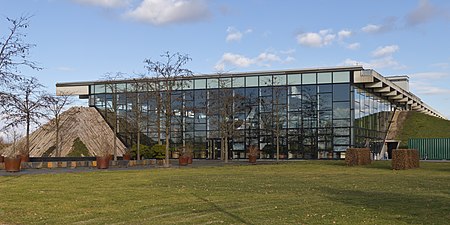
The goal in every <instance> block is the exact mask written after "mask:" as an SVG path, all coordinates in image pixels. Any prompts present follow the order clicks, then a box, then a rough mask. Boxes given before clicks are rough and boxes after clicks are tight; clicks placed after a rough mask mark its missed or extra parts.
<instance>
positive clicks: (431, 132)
mask: <svg viewBox="0 0 450 225" xmlns="http://www.w3.org/2000/svg"><path fill="white" fill-rule="evenodd" d="M410 138H450V120H444V119H440V118H437V117H434V116H429V115H426V114H423V113H419V112H414V111H409V112H408V113H407V115H406V119H405V121H404V122H403V125H402V128H401V129H400V132H399V133H398V135H397V137H396V139H397V140H401V141H402V142H401V143H402V144H401V145H403V147H406V146H407V145H408V144H407V143H408V140H409V139H410Z"/></svg>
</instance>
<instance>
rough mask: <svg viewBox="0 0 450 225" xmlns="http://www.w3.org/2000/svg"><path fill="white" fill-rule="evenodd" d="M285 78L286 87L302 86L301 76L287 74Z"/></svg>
mask: <svg viewBox="0 0 450 225" xmlns="http://www.w3.org/2000/svg"><path fill="white" fill-rule="evenodd" d="M287 78H288V85H296V84H302V75H301V74H289V75H288V77H287Z"/></svg>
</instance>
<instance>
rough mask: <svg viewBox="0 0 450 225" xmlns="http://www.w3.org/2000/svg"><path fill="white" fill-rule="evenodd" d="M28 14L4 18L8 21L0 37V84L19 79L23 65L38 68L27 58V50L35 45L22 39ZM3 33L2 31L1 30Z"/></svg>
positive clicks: (24, 35) (26, 26) (38, 68)
mask: <svg viewBox="0 0 450 225" xmlns="http://www.w3.org/2000/svg"><path fill="white" fill-rule="evenodd" d="M29 19H30V16H22V17H20V18H19V19H11V18H6V20H8V22H9V23H11V25H10V27H9V31H8V32H7V34H6V35H5V36H2V37H0V84H7V83H9V82H11V81H15V80H19V79H20V77H21V76H20V68H21V67H23V66H25V67H29V68H31V69H36V70H40V69H41V68H40V67H38V66H37V65H36V63H35V62H33V61H30V60H28V55H29V51H30V49H31V48H32V47H34V46H35V45H33V44H28V43H26V42H25V41H24V38H25V37H26V34H24V33H22V32H21V31H22V30H23V29H26V28H28V20H29ZM2 33H3V32H2Z"/></svg>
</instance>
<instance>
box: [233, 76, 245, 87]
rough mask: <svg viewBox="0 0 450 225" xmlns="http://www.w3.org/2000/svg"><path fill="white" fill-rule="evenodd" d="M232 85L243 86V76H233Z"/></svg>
mask: <svg viewBox="0 0 450 225" xmlns="http://www.w3.org/2000/svg"><path fill="white" fill-rule="evenodd" d="M232 79H233V87H244V78H243V77H233V78H232Z"/></svg>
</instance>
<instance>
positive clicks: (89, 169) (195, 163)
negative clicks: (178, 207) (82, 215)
mask: <svg viewBox="0 0 450 225" xmlns="http://www.w3.org/2000/svg"><path fill="white" fill-rule="evenodd" d="M292 161H293V160H289V161H288V160H282V161H280V162H278V163H286V162H292ZM295 161H297V160H295ZM276 163H277V162H276V161H275V160H258V162H257V164H276ZM229 165H249V163H248V160H230V161H229V162H228V163H224V162H223V161H221V160H205V159H200V160H195V159H194V161H193V163H192V164H190V165H188V166H179V165H178V160H170V167H172V168H196V167H212V166H229ZM156 168H164V167H163V166H158V165H147V166H132V167H109V168H108V169H105V170H99V169H97V168H95V167H76V168H52V169H48V168H45V169H44V168H43V169H23V170H21V171H20V172H15V173H14V172H6V171H5V170H0V176H22V175H33V174H58V173H82V172H96V171H97V172H98V171H124V170H147V169H156Z"/></svg>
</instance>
